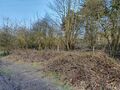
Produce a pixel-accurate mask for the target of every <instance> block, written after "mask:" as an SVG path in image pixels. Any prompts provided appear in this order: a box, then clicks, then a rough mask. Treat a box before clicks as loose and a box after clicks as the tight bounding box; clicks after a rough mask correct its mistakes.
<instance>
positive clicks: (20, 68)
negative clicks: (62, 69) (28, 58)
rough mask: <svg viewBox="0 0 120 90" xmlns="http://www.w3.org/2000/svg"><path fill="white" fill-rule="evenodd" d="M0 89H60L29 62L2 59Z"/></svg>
mask: <svg viewBox="0 0 120 90" xmlns="http://www.w3.org/2000/svg"><path fill="white" fill-rule="evenodd" d="M0 69H1V71H0V90H60V89H59V88H60V87H59V88H58V87H57V86H56V85H53V84H52V83H51V82H50V81H49V80H47V79H43V78H42V77H40V71H38V69H34V68H32V67H31V66H30V65H28V64H17V63H13V62H10V61H7V60H0Z"/></svg>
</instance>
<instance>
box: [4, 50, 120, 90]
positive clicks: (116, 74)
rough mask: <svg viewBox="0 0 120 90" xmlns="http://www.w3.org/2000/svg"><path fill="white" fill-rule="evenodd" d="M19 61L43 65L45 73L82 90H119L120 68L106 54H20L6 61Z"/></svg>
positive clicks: (10, 56) (14, 54)
mask: <svg viewBox="0 0 120 90" xmlns="http://www.w3.org/2000/svg"><path fill="white" fill-rule="evenodd" d="M6 59H12V60H15V61H20V60H21V61H25V62H43V63H45V66H44V71H45V72H52V73H56V74H58V75H60V79H61V80H62V81H64V82H65V83H69V84H71V85H73V86H74V87H77V88H78V90H119V88H120V66H119V63H118V62H116V61H115V60H113V59H111V58H109V57H108V56H107V55H106V54H105V53H103V52H96V53H95V54H94V55H93V53H92V52H78V51H74V52H66V51H61V52H56V51H40V52H39V51H36V50H25V51H22V50H17V51H14V53H13V54H12V55H9V56H8V57H6Z"/></svg>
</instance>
